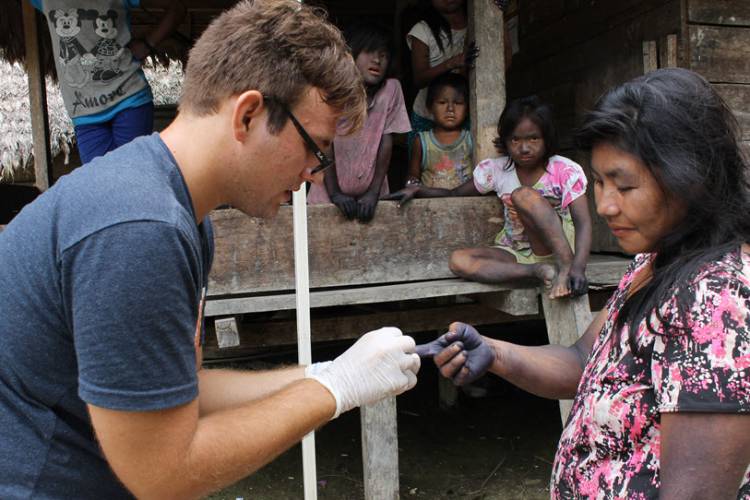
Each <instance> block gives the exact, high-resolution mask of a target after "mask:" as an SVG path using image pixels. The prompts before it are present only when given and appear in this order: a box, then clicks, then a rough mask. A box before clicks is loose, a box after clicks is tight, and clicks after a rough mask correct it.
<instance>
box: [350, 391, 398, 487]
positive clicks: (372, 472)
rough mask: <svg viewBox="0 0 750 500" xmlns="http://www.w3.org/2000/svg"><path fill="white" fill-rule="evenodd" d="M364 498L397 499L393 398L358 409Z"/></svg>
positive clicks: (394, 406) (396, 453)
mask: <svg viewBox="0 0 750 500" xmlns="http://www.w3.org/2000/svg"><path fill="white" fill-rule="evenodd" d="M360 420H361V426H362V466H363V469H364V473H365V474H364V475H365V500H398V498H399V494H398V488H399V484H398V431H397V429H396V398H386V399H384V400H382V401H380V402H378V403H375V404H373V405H370V406H363V407H362V408H361V409H360Z"/></svg>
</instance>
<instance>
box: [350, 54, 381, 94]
mask: <svg viewBox="0 0 750 500" xmlns="http://www.w3.org/2000/svg"><path fill="white" fill-rule="evenodd" d="M354 62H355V63H356V65H357V69H358V70H359V72H360V73H361V74H362V79H364V81H365V85H368V86H374V85H378V84H379V83H380V82H382V81H383V78H385V70H386V68H387V67H388V52H387V51H385V50H382V49H379V50H373V51H372V52H365V51H364V50H363V51H362V52H360V53H359V55H357V60H356V61H354Z"/></svg>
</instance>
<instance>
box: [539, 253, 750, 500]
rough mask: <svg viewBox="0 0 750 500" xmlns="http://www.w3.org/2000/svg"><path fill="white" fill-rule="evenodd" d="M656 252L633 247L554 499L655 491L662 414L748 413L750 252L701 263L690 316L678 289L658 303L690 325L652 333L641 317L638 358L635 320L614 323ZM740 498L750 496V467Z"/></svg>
mask: <svg viewBox="0 0 750 500" xmlns="http://www.w3.org/2000/svg"><path fill="white" fill-rule="evenodd" d="M654 257H655V255H654V254H641V255H638V256H636V258H635V260H634V261H633V263H632V264H631V266H630V268H629V269H628V271H627V272H626V273H625V275H624V277H623V278H622V280H621V282H620V285H619V286H618V288H617V290H616V291H615V293H614V294H613V296H612V297H611V298H610V300H609V302H608V304H607V310H608V316H607V320H606V323H605V325H604V328H603V329H602V331H601V333H600V334H599V337H598V338H597V340H596V342H595V343H594V346H593V349H592V352H591V355H590V357H589V360H588V363H587V365H586V368H585V369H584V372H583V376H582V377H581V382H580V385H579V387H578V392H577V394H576V398H575V402H574V404H573V408H572V410H571V413H570V416H569V417H568V422H567V424H566V425H565V428H564V429H563V432H562V436H561V437H560V444H559V446H558V450H557V454H556V457H555V463H554V467H553V471H552V480H551V488H550V491H551V496H552V498H553V499H573V498H596V499H614V498H628V499H650V498H658V496H659V485H660V483H659V455H660V427H661V423H660V422H661V414H662V413H664V412H709V413H748V412H750V256H748V255H747V254H745V253H741V252H739V251H734V252H730V253H729V254H727V255H726V256H724V257H723V258H722V259H721V260H719V261H717V262H713V263H710V264H708V265H706V266H704V267H703V268H702V270H701V271H700V272H699V273H698V275H697V277H696V278H695V279H694V280H693V282H692V285H691V294H692V295H693V297H694V300H693V301H692V303H691V304H690V306H689V309H688V313H687V315H686V317H685V320H684V322H683V321H681V320H680V318H679V317H678V315H677V308H676V299H675V298H672V299H671V300H670V301H668V302H667V303H665V304H663V305H662V306H661V308H660V313H661V314H662V315H663V317H664V318H665V319H666V320H667V321H668V322H669V323H671V324H673V325H675V326H677V327H685V328H686V330H680V329H676V330H675V329H670V331H669V332H667V334H663V332H664V328H663V327H657V328H656V330H657V331H659V333H660V334H659V335H654V334H652V333H650V332H649V331H648V329H647V328H646V325H645V321H644V322H642V323H641V324H640V325H638V330H637V335H636V341H637V346H638V349H639V354H640V356H639V357H634V356H633V352H632V351H631V348H630V345H629V342H628V331H627V330H628V327H627V326H625V327H624V328H623V330H624V331H621V332H619V333H618V332H615V331H614V325H615V321H616V320H617V315H618V312H619V311H620V309H621V307H622V305H623V303H624V302H625V298H626V296H627V292H628V289H629V287H630V284H631V283H632V282H633V278H634V276H636V275H637V274H638V273H639V272H640V271H642V270H643V269H644V267H645V266H646V265H647V264H649V263H650V262H651V261H652V259H653V258H654ZM651 321H652V325H657V322H656V321H655V316H654V315H653V314H652V319H651ZM684 323H685V324H684ZM613 335H616V336H617V337H616V338H614V339H613V338H612V336H613ZM737 498H741V499H749V498H750V467H749V468H748V470H747V471H746V473H745V477H744V479H743V481H742V485H741V488H740V490H739V492H738V495H737Z"/></svg>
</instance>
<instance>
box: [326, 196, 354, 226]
mask: <svg viewBox="0 0 750 500" xmlns="http://www.w3.org/2000/svg"><path fill="white" fill-rule="evenodd" d="M331 203H333V204H334V205H336V206H337V207H338V209H339V210H341V213H343V214H344V216H345V217H346V218H347V219H349V220H352V219H353V218H354V217H356V216H357V200H355V199H354V198H352V197H351V196H347V195H345V194H344V193H334V194H332V195H331Z"/></svg>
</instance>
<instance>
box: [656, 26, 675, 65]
mask: <svg viewBox="0 0 750 500" xmlns="http://www.w3.org/2000/svg"><path fill="white" fill-rule="evenodd" d="M659 67H660V68H676V67H677V35H674V34H672V35H666V36H663V37H662V38H661V39H660V40H659Z"/></svg>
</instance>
